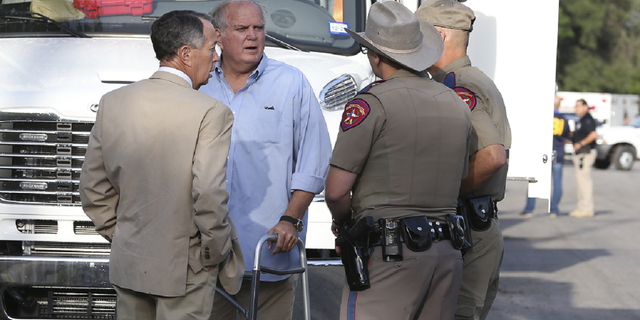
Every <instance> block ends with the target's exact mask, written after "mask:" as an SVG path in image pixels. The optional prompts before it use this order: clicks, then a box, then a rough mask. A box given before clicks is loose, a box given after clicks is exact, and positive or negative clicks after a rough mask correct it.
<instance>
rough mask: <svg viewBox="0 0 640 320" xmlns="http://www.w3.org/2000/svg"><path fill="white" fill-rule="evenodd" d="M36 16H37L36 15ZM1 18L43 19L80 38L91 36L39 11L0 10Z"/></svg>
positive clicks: (42, 20)
mask: <svg viewBox="0 0 640 320" xmlns="http://www.w3.org/2000/svg"><path fill="white" fill-rule="evenodd" d="M34 16H35V17H34ZM0 18H4V19H16V20H22V21H41V22H46V23H50V24H53V25H55V26H56V27H58V28H60V30H63V31H65V32H67V33H69V34H70V35H73V36H75V37H78V38H91V37H89V36H88V35H86V34H84V33H82V32H80V31H76V30H73V29H71V28H69V27H67V26H65V25H64V24H62V23H60V22H58V21H55V20H53V19H51V18H49V17H47V16H45V15H43V14H40V13H37V12H31V11H16V10H11V11H2V12H0Z"/></svg>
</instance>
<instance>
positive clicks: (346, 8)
mask: <svg viewBox="0 0 640 320" xmlns="http://www.w3.org/2000/svg"><path fill="white" fill-rule="evenodd" d="M373 1H375V0H342V1H335V2H334V0H310V1H308V0H264V2H265V4H266V5H267V8H268V12H269V14H268V16H267V21H266V32H267V40H268V41H267V48H266V49H265V53H266V54H267V55H268V56H269V57H270V58H273V59H277V60H280V61H283V62H286V63H288V64H291V65H293V66H295V67H297V68H299V69H300V70H301V71H302V72H303V73H304V74H305V75H306V76H307V78H308V79H309V82H310V83H311V86H312V87H313V90H314V92H315V94H316V95H317V99H318V101H319V103H320V105H321V107H322V109H323V115H324V117H325V120H326V122H327V125H328V130H329V132H330V136H331V140H332V142H334V141H335V138H336V136H337V133H338V128H339V122H340V119H341V115H342V110H343V108H344V105H345V103H346V102H347V101H348V100H349V99H350V98H352V97H353V96H354V95H355V94H356V93H357V91H358V90H360V89H362V88H364V87H365V86H366V85H367V84H369V83H371V82H373V81H374V80H376V79H375V76H374V75H373V73H372V72H371V69H370V67H369V64H368V60H367V58H366V56H365V55H363V54H361V53H360V50H359V46H358V45H357V43H356V42H355V41H353V40H352V39H351V38H350V37H349V36H348V35H347V34H346V32H345V31H344V29H345V28H351V29H354V30H356V31H364V29H365V21H366V16H367V12H368V8H369V7H370V6H371V4H372V2H373ZM400 2H402V3H403V4H404V5H406V6H407V7H408V8H409V9H411V10H415V9H417V7H418V6H419V5H420V0H410V1H404V2H403V1H400ZM216 3H217V1H215V0H214V1H208V0H205V1H174V0H114V1H99V0H74V1H72V0H0V319H51V318H56V319H114V318H115V292H114V290H113V288H112V287H111V285H110V283H109V279H108V268H109V259H108V258H109V243H108V242H106V241H105V240H104V239H103V238H102V237H101V236H99V235H98V234H97V233H96V231H95V228H94V226H93V224H92V223H91V221H90V219H89V218H88V217H87V216H86V215H85V214H84V212H83V211H82V208H81V203H80V199H79V193H78V188H79V175H80V170H81V167H82V163H83V160H84V152H85V151H86V147H87V142H88V137H89V133H90V131H91V128H92V126H93V122H94V121H95V116H96V111H97V109H98V101H99V100H100V98H101V96H102V95H103V94H105V93H106V92H109V91H111V90H114V89H116V88H119V87H121V86H124V85H127V84H129V83H133V82H135V81H138V80H141V79H145V78H148V77H149V76H150V75H151V74H153V72H154V71H156V70H157V68H158V62H157V61H156V60H155V58H154V56H155V55H154V52H153V49H152V46H151V42H150V39H149V27H150V25H151V23H153V21H154V20H155V19H157V18H158V17H159V16H161V15H162V14H164V13H166V12H169V11H171V10H177V9H180V10H195V11H199V12H209V11H210V10H211V9H212V8H213V7H214V6H215V5H216ZM466 4H467V5H468V6H470V7H471V8H472V9H474V10H475V11H476V14H477V16H478V19H477V21H476V25H475V28H474V31H473V35H472V39H471V43H470V52H469V54H470V56H471V57H472V61H473V62H474V64H475V65H477V66H479V67H480V68H481V69H482V70H484V71H485V72H486V73H487V74H488V75H489V76H490V77H492V78H493V79H494V80H495V82H496V84H497V85H498V87H499V88H500V90H501V91H502V93H503V96H504V99H505V102H506V104H507V107H508V111H507V113H508V117H509V119H510V122H511V127H512V131H513V147H512V150H511V152H510V160H509V161H510V169H509V179H512V180H520V181H526V182H528V183H530V186H531V187H530V188H529V192H530V196H534V197H540V198H547V199H548V198H549V194H550V190H549V188H550V170H551V169H550V165H551V161H552V154H551V132H552V119H551V118H552V112H551V106H552V104H553V93H554V83H555V81H554V74H555V50H556V38H557V36H556V34H557V23H555V22H557V13H558V1H557V0H555V1H553V0H552V1H548V2H544V3H534V2H531V3H523V4H522V5H523V6H525V7H526V8H524V9H526V10H524V11H523V8H518V12H528V13H529V14H531V15H533V16H536V17H537V18H544V21H547V23H545V24H544V25H540V24H533V23H532V24H531V25H530V26H529V25H526V24H525V25H524V26H522V24H523V23H522V21H520V20H519V16H518V15H517V14H513V12H510V9H509V8H511V7H513V6H512V5H509V3H508V2H507V1H506V0H498V1H493V2H491V3H488V2H486V1H477V0H474V1H469V2H467V3H466ZM513 25H521V27H520V28H517V29H516V28H513ZM523 47H531V48H536V50H524V52H523V51H520V50H519V48H523ZM523 59H524V60H523ZM522 61H527V63H522ZM515 64H522V65H521V66H520V67H519V68H513V66H514V65H515ZM541 66H542V67H541ZM514 79H518V80H519V82H518V84H517V85H516V84H515V82H514ZM522 88H527V90H528V91H529V92H536V95H528V96H526V98H527V99H523V90H522ZM547 106H548V108H547ZM533 108H538V109H544V110H546V111H548V112H546V111H545V112H540V113H538V112H530V111H531V110H533ZM167 183H170V182H169V181H168V182H167ZM307 219H308V220H307V223H306V225H307V228H308V232H307V238H306V247H307V249H308V250H310V251H314V252H320V253H321V254H320V255H319V258H320V259H319V260H315V262H313V261H310V264H322V265H331V264H336V263H334V262H335V261H336V260H330V259H327V257H331V256H332V254H331V249H333V248H334V237H333V235H332V234H331V231H330V224H331V216H330V214H329V212H328V210H327V207H326V204H325V203H324V201H323V197H322V194H319V195H317V196H316V198H315V199H314V202H313V203H312V204H311V206H310V208H309V213H308V218H307ZM309 256H314V255H313V254H310V255H309ZM316 256H318V255H316Z"/></svg>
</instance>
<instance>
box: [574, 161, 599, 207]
mask: <svg viewBox="0 0 640 320" xmlns="http://www.w3.org/2000/svg"><path fill="white" fill-rule="evenodd" d="M596 155H597V151H596V150H595V149H591V151H589V153H580V154H574V155H573V167H574V168H575V170H576V188H577V190H576V191H577V194H578V210H582V211H584V212H589V213H593V180H592V179H591V168H592V167H593V163H594V162H596ZM580 160H582V168H580Z"/></svg>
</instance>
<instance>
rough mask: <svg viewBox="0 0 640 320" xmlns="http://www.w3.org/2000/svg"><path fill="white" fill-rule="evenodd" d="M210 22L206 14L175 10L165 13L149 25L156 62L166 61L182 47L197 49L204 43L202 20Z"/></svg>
mask: <svg viewBox="0 0 640 320" xmlns="http://www.w3.org/2000/svg"><path fill="white" fill-rule="evenodd" d="M200 19H203V20H206V21H211V20H212V18H211V16H210V15H208V14H206V13H200V12H195V11H190V10H176V11H171V12H168V13H165V14H164V15H162V17H160V18H159V19H158V20H156V21H154V22H153V24H152V25H151V43H152V44H153V50H154V51H155V53H156V58H158V60H160V61H163V60H168V59H171V58H173V57H175V56H176V54H178V49H179V48H180V47H182V46H184V45H187V46H190V47H193V48H196V49H199V48H200V47H201V46H202V45H203V44H204V41H205V35H204V25H203V24H202V20H200Z"/></svg>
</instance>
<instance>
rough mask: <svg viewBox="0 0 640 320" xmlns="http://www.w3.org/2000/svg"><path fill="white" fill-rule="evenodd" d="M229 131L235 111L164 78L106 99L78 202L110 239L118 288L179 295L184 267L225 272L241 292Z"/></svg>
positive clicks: (225, 279) (231, 288)
mask: <svg viewBox="0 0 640 320" xmlns="http://www.w3.org/2000/svg"><path fill="white" fill-rule="evenodd" d="M232 123H233V115H232V113H231V110H229V108H227V107H226V106H225V105H223V104H222V103H220V102H219V101H217V100H215V99H213V98H211V97H209V96H208V95H206V94H204V93H201V92H198V91H196V90H193V88H191V87H190V86H189V84H188V83H187V82H186V81H185V80H184V79H182V78H181V77H179V76H176V75H174V74H171V73H168V72H160V71H159V72H156V73H155V74H154V75H153V76H152V77H151V78H150V79H147V80H142V81H140V82H137V83H134V84H131V85H128V86H125V87H122V88H120V89H117V90H114V91H112V92H109V93H107V94H105V95H104V96H103V97H102V100H101V101H100V109H99V111H98V115H97V118H96V123H95V125H94V127H93V130H92V131H91V136H90V138H89V146H88V148H87V153H86V158H85V162H84V165H83V167H82V174H81V176H80V196H81V199H82V206H83V209H84V211H85V213H86V214H87V216H89V218H91V220H93V222H94V224H95V225H96V230H97V231H98V232H99V233H100V234H101V235H103V236H104V237H105V238H107V239H108V240H110V241H111V257H110V264H109V278H110V281H111V282H112V283H113V284H116V285H118V286H120V287H123V288H127V289H131V290H135V291H138V292H143V293H149V294H155V295H160V296H167V297H172V296H182V295H184V294H185V288H186V282H187V268H188V267H191V269H192V270H193V271H194V272H196V273H197V272H206V269H204V266H212V265H219V266H220V275H219V279H220V281H221V283H222V284H223V286H224V287H225V289H226V290H227V291H228V292H229V293H235V292H237V291H238V290H239V289H240V283H241V281H242V276H243V274H244V260H243V257H242V253H241V251H240V246H239V244H238V243H237V238H238V234H237V232H236V230H235V228H234V227H233V224H232V223H231V219H230V218H229V217H228V212H229V210H228V207H227V201H228V199H229V195H228V193H227V191H226V175H225V173H226V165H227V155H228V152H229V144H230V139H231V125H232Z"/></svg>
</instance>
